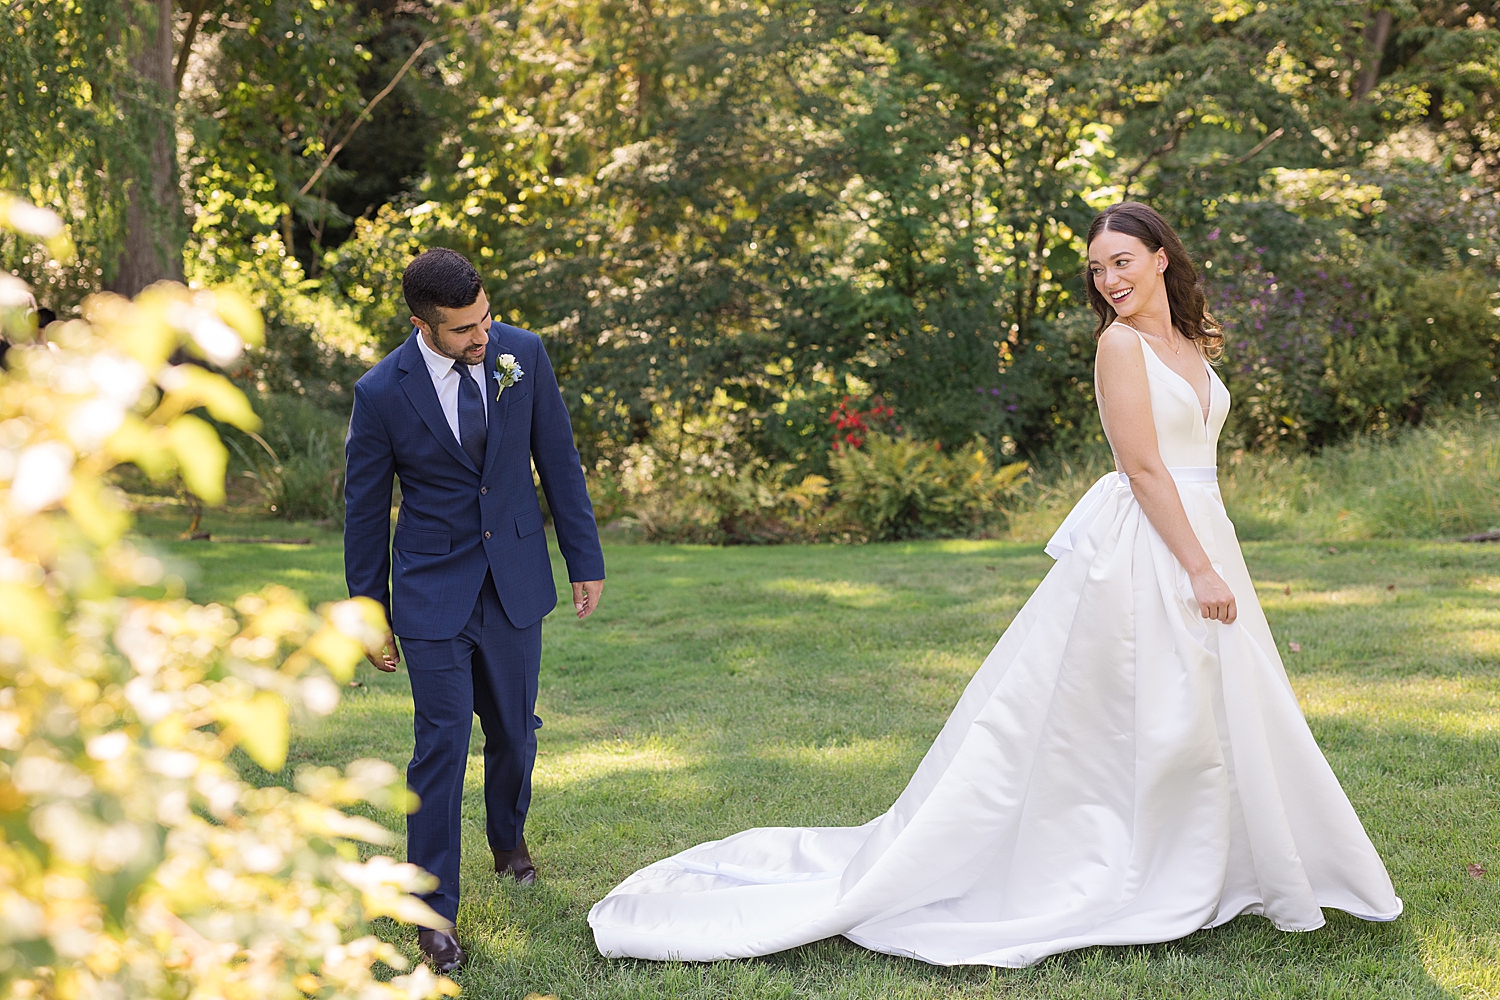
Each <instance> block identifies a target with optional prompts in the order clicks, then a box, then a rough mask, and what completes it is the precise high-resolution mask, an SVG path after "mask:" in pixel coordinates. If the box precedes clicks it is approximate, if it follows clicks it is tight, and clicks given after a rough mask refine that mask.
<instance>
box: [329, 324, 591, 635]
mask: <svg viewBox="0 0 1500 1000" xmlns="http://www.w3.org/2000/svg"><path fill="white" fill-rule="evenodd" d="M419 336H420V334H419V333H417V332H416V331H415V330H414V331H412V335H411V337H409V338H408V339H407V341H406V343H404V344H402V345H401V346H400V347H398V348H397V349H396V350H394V351H392V352H391V353H390V354H389V355H387V356H386V358H385V359H384V360H383V361H381V362H380V363H379V364H378V365H376V366H375V367H374V368H372V369H370V371H368V372H366V373H365V375H364V377H363V378H361V379H360V380H359V382H358V383H357V384H356V385H355V386H354V413H353V416H352V417H351V419H350V421H349V437H348V439H347V440H346V442H345V446H344V454H345V458H346V461H347V465H346V474H345V484H344V499H345V505H346V508H347V509H346V513H345V517H344V576H345V578H346V580H347V582H348V584H349V595H350V596H351V597H371V598H374V599H375V600H377V601H379V602H380V603H381V604H382V605H383V606H384V607H385V610H386V616H387V618H388V619H389V620H390V622H391V625H392V628H393V630H394V631H395V633H396V635H398V636H401V637H403V638H410V639H451V638H453V637H454V636H456V635H458V633H459V632H460V631H461V630H462V629H463V627H464V625H465V623H467V622H468V620H469V616H470V614H471V613H472V612H473V610H474V602H475V601H476V600H477V599H478V597H479V588H480V587H481V586H482V585H483V583H484V574H485V571H486V570H488V571H489V572H490V573H491V574H493V576H494V579H495V589H496V590H497V591H499V594H500V603H501V604H502V605H503V606H504V608H505V615H506V617H507V618H509V619H510V622H511V624H512V625H514V626H515V627H516V628H528V627H530V626H531V625H534V624H536V622H538V621H540V620H541V618H542V616H544V615H545V614H547V612H549V611H551V610H552V609H553V608H554V607H556V606H557V587H556V584H554V583H553V580H552V562H551V560H550V558H549V557H548V555H547V533H546V532H544V531H543V530H542V510H541V506H540V505H539V504H538V503H537V498H536V485H535V482H534V480H533V479H532V478H531V466H532V462H533V461H534V462H535V463H536V470H537V472H538V473H539V474H540V476H541V479H542V489H543V490H544V491H545V492H546V495H547V505H548V507H550V508H551V510H552V522H553V525H554V527H555V528H556V532H557V544H558V547H559V548H560V549H561V550H562V554H563V558H564V559H566V560H567V563H568V576H569V577H570V578H571V579H572V580H575V581H578V580H602V579H604V555H603V553H602V552H601V551H600V549H599V531H598V528H597V527H596V525H595V524H594V508H593V505H592V504H591V503H590V502H589V495H588V489H587V487H586V486H585V484H584V479H583V470H582V469H581V468H580V466H579V462H578V450H577V448H575V447H574V445H573V428H572V425H571V424H570V423H569V421H568V411H567V409H566V408H565V407H564V405H563V400H562V394H561V393H560V392H559V391H558V388H557V377H556V376H555V375H554V374H553V372H552V363H551V362H550V361H549V360H548V358H547V351H546V349H545V348H544V347H543V346H542V340H541V338H540V337H538V336H537V335H536V334H534V333H530V332H528V331H526V330H522V329H519V328H518V327H514V326H507V325H505V324H503V323H494V324H492V325H491V326H490V343H489V347H488V349H487V350H486V351H485V356H484V370H485V374H486V378H485V381H486V385H485V386H483V387H482V389H481V391H483V392H488V393H489V397H488V399H487V401H486V410H487V420H488V432H487V436H486V442H485V445H486V447H485V456H484V468H482V469H476V468H475V467H474V463H473V462H472V461H471V460H470V459H469V456H468V455H467V454H465V452H464V450H463V449H462V448H461V447H459V444H458V440H457V439H456V438H455V437H454V435H453V430H452V428H450V427H449V426H448V421H447V420H446V419H445V418H444V417H443V411H442V407H441V406H440V405H439V403H438V398H437V390H436V389H434V388H433V386H432V377H431V375H430V374H429V373H428V371H427V365H426V363H425V362H424V361H423V359H422V353H421V350H420V348H418V347H417V343H416V339H417V337H419ZM501 354H514V355H515V356H516V361H517V362H519V363H520V365H521V370H522V371H523V372H524V373H525V374H524V375H523V377H522V378H521V380H520V381H519V382H517V383H516V384H515V385H513V386H511V387H509V388H508V389H506V390H505V391H504V392H503V393H501V395H500V399H499V401H498V402H497V401H496V400H495V388H496V382H495V380H494V378H492V377H490V374H489V373H491V372H493V371H494V370H495V359H496V358H497V357H499V356H500V355H501ZM393 475H396V476H400V477H401V513H400V515H399V516H398V517H397V518H396V532H395V536H394V538H393V537H392V535H391V530H390V524H391V477H392V476H393ZM393 554H394V559H393V558H392V557H393ZM393 562H394V572H393V571H392V565H393Z"/></svg>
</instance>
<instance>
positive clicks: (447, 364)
mask: <svg viewBox="0 0 1500 1000" xmlns="http://www.w3.org/2000/svg"><path fill="white" fill-rule="evenodd" d="M417 347H418V348H419V349H420V350H421V351H422V360H423V361H425V362H427V370H428V371H430V372H432V377H433V378H435V379H445V378H447V377H448V373H449V372H451V371H453V369H455V368H457V367H458V362H457V361H454V360H453V359H452V358H445V357H443V356H442V355H441V354H439V353H438V352H437V351H434V350H433V349H432V348H430V347H428V346H427V338H425V337H423V336H422V331H421V330H418V331H417Z"/></svg>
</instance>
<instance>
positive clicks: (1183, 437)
mask: <svg viewBox="0 0 1500 1000" xmlns="http://www.w3.org/2000/svg"><path fill="white" fill-rule="evenodd" d="M1120 325H1121V326H1125V328H1126V329H1128V330H1130V331H1131V332H1132V333H1134V334H1135V335H1136V339H1138V340H1139V341H1140V343H1141V353H1142V354H1143V355H1144V356H1145V361H1146V377H1147V381H1148V383H1149V385H1150V389H1151V418H1152V421H1153V422H1154V423H1155V424H1156V446H1157V449H1158V450H1159V451H1160V452H1161V459H1162V462H1163V464H1165V465H1166V466H1167V467H1168V468H1182V467H1204V466H1211V465H1217V464H1218V462H1217V454H1218V446H1219V431H1220V430H1222V429H1223V427H1224V418H1225V417H1227V416H1228V415H1229V390H1228V389H1227V388H1225V386H1224V383H1223V382H1222V381H1220V379H1219V376H1218V373H1217V372H1215V371H1214V370H1213V368H1212V367H1211V366H1210V365H1209V364H1208V362H1207V361H1205V362H1204V363H1203V367H1204V368H1205V369H1207V371H1208V415H1207V417H1205V416H1204V414H1203V405H1202V403H1201V402H1200V400H1199V396H1198V392H1197V390H1196V389H1194V388H1193V387H1192V385H1190V384H1189V383H1188V380H1187V379H1185V378H1183V377H1182V376H1181V375H1179V374H1178V373H1177V372H1175V371H1173V370H1172V368H1171V367H1170V366H1169V365H1168V364H1167V363H1166V362H1165V361H1163V360H1162V359H1161V358H1160V357H1158V356H1157V354H1156V352H1155V351H1154V350H1152V349H1151V345H1150V344H1148V343H1147V342H1146V338H1145V337H1142V336H1141V333H1140V331H1139V330H1136V329H1135V328H1134V327H1129V326H1126V325H1125V324H1124V323H1121V324H1120ZM1097 388H1098V376H1097V374H1096V375H1095V390H1096V392H1095V395H1096V398H1099V397H1098V393H1097ZM1102 408H1103V405H1102V401H1101V410H1102ZM1115 466H1116V467H1117V468H1118V467H1119V460H1118V458H1117V459H1116V461H1115Z"/></svg>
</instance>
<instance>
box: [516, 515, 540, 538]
mask: <svg viewBox="0 0 1500 1000" xmlns="http://www.w3.org/2000/svg"><path fill="white" fill-rule="evenodd" d="M541 527H542V512H541V511H539V510H528V511H527V512H526V513H524V514H517V515H516V534H517V535H519V536H520V537H522V538H525V537H526V536H527V535H529V534H531V533H532V532H533V531H537V530H540V528H541Z"/></svg>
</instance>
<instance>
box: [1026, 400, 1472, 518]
mask: <svg viewBox="0 0 1500 1000" xmlns="http://www.w3.org/2000/svg"><path fill="white" fill-rule="evenodd" d="M1112 467H1113V466H1112V461H1111V459H1110V457H1109V454H1108V452H1107V451H1103V450H1101V451H1099V452H1096V453H1091V454H1086V455H1083V456H1081V457H1078V458H1075V459H1073V460H1072V461H1055V462H1054V463H1053V464H1051V465H1048V466H1043V467H1041V468H1039V469H1038V470H1037V471H1036V472H1035V473H1033V475H1032V478H1031V482H1030V483H1029V484H1028V485H1027V487H1026V488H1025V489H1024V490H1023V491H1022V494H1021V496H1020V498H1019V501H1018V502H1017V504H1016V506H1015V507H1014V508H1013V510H1012V512H1011V518H1010V536H1011V537H1012V538H1013V539H1015V540H1017V541H1028V542H1036V541H1045V540H1046V539H1047V538H1048V537H1050V535H1051V533H1052V532H1053V531H1054V530H1056V528H1057V526H1058V525H1059V524H1061V523H1062V520H1063V518H1064V517H1066V516H1067V513H1068V511H1069V509H1071V507H1072V505H1073V503H1074V502H1076V501H1077V499H1078V498H1079V497H1081V496H1082V495H1083V493H1084V491H1085V490H1087V489H1088V487H1089V485H1090V484H1091V483H1093V482H1094V480H1096V479H1098V478H1099V477H1100V476H1101V475H1103V474H1104V473H1105V472H1108V471H1109V470H1110V469H1111V468H1112ZM1219 483H1220V486H1221V488H1222V490H1223V492H1224V505H1225V507H1227V508H1228V510H1229V516H1230V518H1231V519H1232V520H1233V521H1234V523H1235V527H1236V528H1237V530H1238V532H1239V535H1240V537H1241V538H1242V539H1246V540H1252V539H1253V540H1273V539H1280V540H1286V541H1305V540H1314V539H1316V540H1325V539H1326V540H1329V541H1340V540H1348V541H1353V540H1358V539H1367V538H1452V537H1455V536H1459V535H1465V534H1469V533H1473V532H1480V531H1488V530H1490V529H1494V528H1500V413H1496V412H1484V411H1475V412H1471V413H1450V414H1447V415H1443V416H1439V417H1434V418H1431V419H1429V420H1428V422H1427V423H1425V424H1424V425H1422V426H1421V427H1416V428H1410V429H1407V430H1405V431H1402V432H1400V433H1399V434H1397V435H1395V436H1393V437H1361V438H1355V439H1354V440H1352V441H1349V442H1346V443H1344V444H1341V445H1337V446H1334V447H1331V448H1325V449H1324V450H1323V451H1321V452H1317V453H1315V454H1298V453H1291V452H1270V453H1257V452H1244V451H1236V452H1227V453H1221V455H1220V456H1219Z"/></svg>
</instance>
